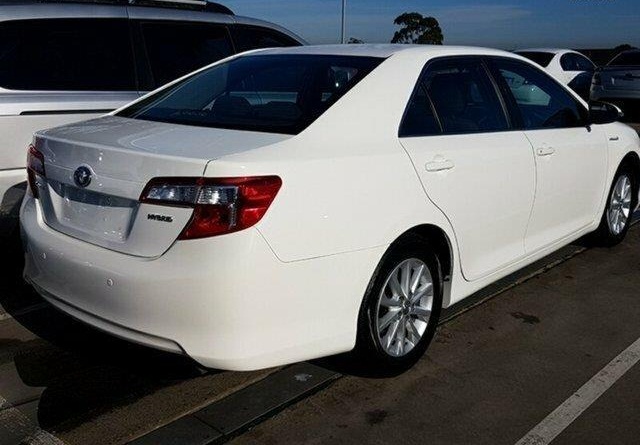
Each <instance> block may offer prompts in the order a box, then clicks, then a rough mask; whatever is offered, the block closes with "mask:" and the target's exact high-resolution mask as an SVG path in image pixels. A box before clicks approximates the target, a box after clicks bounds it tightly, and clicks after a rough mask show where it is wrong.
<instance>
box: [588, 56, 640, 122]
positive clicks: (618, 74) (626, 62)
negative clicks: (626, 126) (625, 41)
mask: <svg viewBox="0 0 640 445" xmlns="http://www.w3.org/2000/svg"><path fill="white" fill-rule="evenodd" d="M591 98H592V99H594V100H603V101H608V102H612V103H615V104H616V105H619V106H620V107H621V108H622V109H623V110H624V112H625V113H627V114H629V116H628V117H630V118H632V119H633V118H637V117H640V106H639V105H640V50H631V51H624V52H622V53H620V54H618V55H617V56H616V57H614V58H613V59H612V60H611V61H610V62H609V63H608V64H607V65H606V66H604V67H602V68H599V69H598V70H597V71H596V73H595V75H594V76H593V83H592V84H591Z"/></svg>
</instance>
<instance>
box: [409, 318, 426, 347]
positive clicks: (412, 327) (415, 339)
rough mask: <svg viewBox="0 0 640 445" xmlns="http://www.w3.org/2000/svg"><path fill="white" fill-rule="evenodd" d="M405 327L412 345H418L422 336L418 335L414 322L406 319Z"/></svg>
mask: <svg viewBox="0 0 640 445" xmlns="http://www.w3.org/2000/svg"><path fill="white" fill-rule="evenodd" d="M407 326H408V328H409V329H408V331H409V334H410V337H412V338H413V341H412V343H414V344H415V343H418V341H419V340H420V337H422V335H420V332H419V331H418V328H416V325H415V324H414V320H412V319H411V317H409V318H408V319H407Z"/></svg>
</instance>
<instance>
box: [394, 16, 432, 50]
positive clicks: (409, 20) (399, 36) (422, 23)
mask: <svg viewBox="0 0 640 445" xmlns="http://www.w3.org/2000/svg"><path fill="white" fill-rule="evenodd" d="M393 23H394V24H396V25H398V26H401V27H402V28H400V30H398V31H396V32H395V34H394V35H393V39H391V43H418V44H421V45H429V44H431V45H442V42H443V41H444V36H443V35H442V29H441V28H440V24H439V23H438V20H436V19H435V18H433V17H424V16H423V15H422V14H419V13H417V12H405V13H404V14H402V15H399V16H398V17H396V19H395V20H394V21H393Z"/></svg>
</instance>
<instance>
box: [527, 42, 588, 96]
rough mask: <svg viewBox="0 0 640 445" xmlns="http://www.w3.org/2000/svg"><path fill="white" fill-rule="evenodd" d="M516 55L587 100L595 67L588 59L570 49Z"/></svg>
mask: <svg viewBox="0 0 640 445" xmlns="http://www.w3.org/2000/svg"><path fill="white" fill-rule="evenodd" d="M516 54H519V55H521V56H523V57H526V58H527V59H529V60H532V61H534V62H536V63H537V64H538V65H540V66H542V67H543V68H544V69H545V70H547V72H549V74H551V75H553V76H555V77H556V78H557V79H558V80H560V81H561V82H563V83H564V84H565V85H568V86H569V87H570V88H571V89H573V90H574V91H575V92H577V93H578V94H579V95H580V96H581V97H582V98H584V99H588V98H589V88H590V87H591V79H592V78H593V73H594V72H595V70H596V66H595V64H594V63H593V62H592V61H591V60H590V59H589V58H588V57H586V56H584V55H583V54H580V53H579V52H577V51H573V50H570V49H552V48H531V49H521V50H518V51H516Z"/></svg>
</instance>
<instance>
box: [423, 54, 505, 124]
mask: <svg viewBox="0 0 640 445" xmlns="http://www.w3.org/2000/svg"><path fill="white" fill-rule="evenodd" d="M423 82H424V86H425V88H426V90H427V93H428V95H429V97H430V98H431V101H432V102H433V106H434V109H435V112H436V114H437V116H438V120H439V121H440V124H441V125H442V130H443V132H444V133H471V132H488V131H501V130H506V129H507V128H508V124H507V119H506V117H505V114H504V110H503V108H502V105H501V103H500V100H499V99H498V95H497V93H496V90H495V88H494V87H493V83H492V82H491V80H490V78H489V76H488V74H487V72H486V70H485V68H484V66H483V65H482V63H481V62H480V61H479V60H477V61H476V60H469V61H464V60H443V61H438V62H434V63H432V64H431V65H430V66H429V68H428V69H427V72H426V73H425V76H424V80H423Z"/></svg>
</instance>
